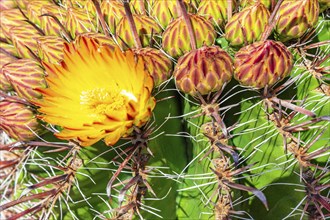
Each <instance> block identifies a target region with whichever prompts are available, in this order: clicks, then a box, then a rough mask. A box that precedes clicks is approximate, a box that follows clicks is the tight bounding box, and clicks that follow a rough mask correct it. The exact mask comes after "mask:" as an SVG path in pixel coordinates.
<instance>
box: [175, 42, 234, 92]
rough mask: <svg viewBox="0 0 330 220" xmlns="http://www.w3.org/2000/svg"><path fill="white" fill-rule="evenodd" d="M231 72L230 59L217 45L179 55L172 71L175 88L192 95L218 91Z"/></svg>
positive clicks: (228, 79)
mask: <svg viewBox="0 0 330 220" xmlns="http://www.w3.org/2000/svg"><path fill="white" fill-rule="evenodd" d="M232 74H233V63H232V60H231V58H230V56H229V55H228V54H227V52H226V51H224V50H222V49H221V48H220V47H218V46H210V47H206V46H204V47H201V48H199V49H196V50H192V51H190V52H189V53H187V54H185V55H184V56H182V57H180V59H179V60H178V63H177V65H176V67H175V70H174V73H173V75H174V78H175V83H176V86H177V88H178V89H179V90H181V91H183V92H184V93H188V94H190V95H192V96H195V95H197V93H200V94H201V95H207V94H209V93H211V92H216V91H219V90H220V89H221V88H222V86H223V85H224V83H227V82H229V81H230V80H231V78H232Z"/></svg>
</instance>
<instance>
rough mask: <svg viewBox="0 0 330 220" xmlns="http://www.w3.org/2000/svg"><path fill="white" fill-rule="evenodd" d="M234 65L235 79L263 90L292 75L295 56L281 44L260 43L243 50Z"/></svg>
mask: <svg viewBox="0 0 330 220" xmlns="http://www.w3.org/2000/svg"><path fill="white" fill-rule="evenodd" d="M234 65H235V72H234V77H235V79H236V80H237V81H239V82H240V83H241V84H242V85H244V86H251V87H254V88H263V87H265V86H266V85H268V86H271V85H274V84H275V83H277V82H279V81H281V80H283V79H284V78H285V77H286V76H288V75H289V74H290V72H291V69H292V66H293V56H292V54H291V53H290V51H289V50H288V49H287V48H286V47H285V46H284V45H283V44H282V43H281V42H277V41H272V40H267V41H260V42H256V43H254V44H251V45H248V46H245V47H243V48H241V49H240V50H239V51H238V52H237V53H236V54H235V62H234Z"/></svg>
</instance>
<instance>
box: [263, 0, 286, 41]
mask: <svg viewBox="0 0 330 220" xmlns="http://www.w3.org/2000/svg"><path fill="white" fill-rule="evenodd" d="M282 2H283V0H279V1H278V2H277V4H276V6H275V8H274V11H273V12H272V14H271V16H270V18H269V22H268V24H267V27H266V29H265V31H264V33H262V36H261V40H260V41H265V40H267V38H268V37H269V35H270V34H271V32H272V30H273V28H274V26H275V23H276V20H277V19H275V16H276V14H277V12H278V9H279V8H280V6H281V4H282Z"/></svg>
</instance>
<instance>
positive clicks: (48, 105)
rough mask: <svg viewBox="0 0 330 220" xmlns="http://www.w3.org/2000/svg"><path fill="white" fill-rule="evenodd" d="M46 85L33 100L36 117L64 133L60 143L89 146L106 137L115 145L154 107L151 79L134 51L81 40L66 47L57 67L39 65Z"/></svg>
mask: <svg viewBox="0 0 330 220" xmlns="http://www.w3.org/2000/svg"><path fill="white" fill-rule="evenodd" d="M43 64H44V66H45V69H46V71H47V73H48V76H47V77H46V81H47V84H48V87H47V88H45V89H38V91H40V92H41V93H42V94H43V98H42V99H40V100H36V101H34V103H35V104H36V105H37V106H39V107H40V108H39V109H38V111H39V112H40V113H42V114H41V115H40V116H39V117H40V118H41V119H42V120H44V121H45V122H48V123H50V124H53V125H58V126H61V127H62V128H63V129H62V130H61V131H60V132H59V133H57V134H56V136H57V137H58V138H60V139H65V140H70V139H71V140H76V141H79V143H80V144H81V145H82V146H89V145H92V144H94V143H96V142H97V141H99V140H101V139H103V138H104V140H105V143H106V144H107V145H114V144H115V143H116V142H117V141H118V140H119V139H120V138H121V137H123V136H128V135H130V133H131V132H132V131H133V127H134V126H137V127H141V126H143V125H144V124H145V123H146V122H147V121H148V120H149V118H150V116H151V114H152V113H151V112H152V110H153V108H154V107H155V99H154V98H153V97H152V96H151V90H152V88H153V79H152V77H151V76H150V75H149V74H148V73H147V72H146V70H145V69H144V64H143V61H142V59H138V60H137V59H136V57H135V56H134V54H133V52H132V51H126V52H125V53H124V52H122V51H121V50H120V49H119V48H118V47H115V49H113V47H108V46H106V45H99V44H98V43H97V41H96V40H94V39H91V38H87V37H80V38H78V40H76V42H75V43H70V44H66V45H65V49H64V58H63V61H62V63H61V65H57V64H51V63H43Z"/></svg>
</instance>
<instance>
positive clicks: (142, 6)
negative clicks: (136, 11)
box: [138, 0, 146, 15]
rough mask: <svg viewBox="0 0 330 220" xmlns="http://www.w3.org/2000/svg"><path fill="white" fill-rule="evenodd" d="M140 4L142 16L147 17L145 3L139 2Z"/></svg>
mask: <svg viewBox="0 0 330 220" xmlns="http://www.w3.org/2000/svg"><path fill="white" fill-rule="evenodd" d="M138 2H139V6H140V8H141V10H142V14H143V15H145V14H146V7H145V6H144V1H142V0H138Z"/></svg>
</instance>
